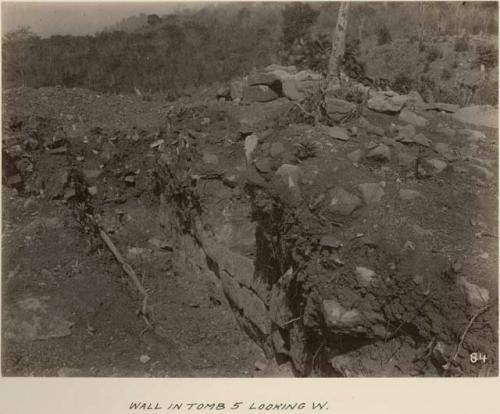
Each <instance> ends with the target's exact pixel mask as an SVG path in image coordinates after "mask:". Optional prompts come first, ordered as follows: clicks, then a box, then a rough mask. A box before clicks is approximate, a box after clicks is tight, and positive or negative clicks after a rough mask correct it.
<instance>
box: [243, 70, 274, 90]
mask: <svg viewBox="0 0 500 414" xmlns="http://www.w3.org/2000/svg"><path fill="white" fill-rule="evenodd" d="M247 82H248V85H250V86H256V85H266V86H269V87H270V88H272V89H276V88H280V87H281V80H280V78H278V77H277V76H275V75H273V74H272V73H269V72H254V73H252V74H251V75H249V76H248V81H247Z"/></svg>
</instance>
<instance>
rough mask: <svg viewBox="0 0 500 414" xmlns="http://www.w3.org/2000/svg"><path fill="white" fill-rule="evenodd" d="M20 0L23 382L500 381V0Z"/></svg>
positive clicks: (16, 54)
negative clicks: (29, 0) (95, 0)
mask: <svg viewBox="0 0 500 414" xmlns="http://www.w3.org/2000/svg"><path fill="white" fill-rule="evenodd" d="M2 6H3V15H2V19H3V21H7V20H8V18H9V16H11V17H12V19H13V20H11V22H12V21H15V22H16V24H17V23H18V25H17V26H15V27H12V23H11V24H10V27H9V26H7V27H8V28H7V29H5V26H6V25H5V24H4V25H3V26H4V29H3V30H4V32H3V33H2V53H3V55H2V62H3V64H2V77H3V78H2V83H3V90H2V118H3V124H2V196H3V203H2V213H3V217H2V228H3V231H2V355H1V360H2V375H3V376H7V377H12V376H36V377H53V376H59V377H159V378H164V377H272V378H274V377H492V376H497V375H498V223H497V215H498V198H497V194H498V178H497V177H498V176H497V169H498V165H497V164H498V148H497V143H498V137H497V135H498V33H497V30H498V5H497V3H494V2H471V3H469V2H465V3H464V2H419V3H391V2H380V3H368V2H366V3H365V2H352V3H351V2H314V3H305V2H304V3H301V2H280V3H273V2H270V3H259V2H256V3H196V4H191V5H184V4H177V3H150V4H147V5H140V4H138V3H137V4H136V3H132V4H131V3H114V4H112V5H111V4H107V5H106V4H105V5H100V6H99V5H96V4H90V3H88V4H76V3H75V4H71V3H65V4H64V5H55V4H51V3H38V4H37V5H33V4H32V5H22V4H14V3H3V5H2ZM141 7H144V8H141ZM21 11H22V13H21ZM103 11H105V13H103ZM104 15H105V16H106V18H104ZM34 16H37V18H34ZM68 22H71V23H68ZM86 22H87V23H86ZM30 25H31V27H29V26H30ZM96 26H99V27H98V28H97V29H95V27H96ZM137 404H139V405H140V404H141V402H140V401H139V402H137ZM153 405H154V404H153ZM264 407H265V405H264Z"/></svg>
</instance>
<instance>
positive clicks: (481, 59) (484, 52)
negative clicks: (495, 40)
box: [476, 45, 498, 69]
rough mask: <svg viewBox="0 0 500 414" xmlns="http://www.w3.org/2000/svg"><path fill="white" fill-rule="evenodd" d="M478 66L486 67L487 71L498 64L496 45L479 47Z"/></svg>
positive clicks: (477, 54)
mask: <svg viewBox="0 0 500 414" xmlns="http://www.w3.org/2000/svg"><path fill="white" fill-rule="evenodd" d="M476 64H477V65H484V66H485V67H486V68H487V69H490V68H494V67H495V66H497V64H498V49H497V48H496V47H495V45H479V46H478V48H477V50H476Z"/></svg>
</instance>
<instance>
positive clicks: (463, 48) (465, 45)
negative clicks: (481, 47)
mask: <svg viewBox="0 0 500 414" xmlns="http://www.w3.org/2000/svg"><path fill="white" fill-rule="evenodd" d="M468 50H469V42H468V41H467V39H466V38H465V37H460V38H458V39H457V40H455V52H467V51H468Z"/></svg>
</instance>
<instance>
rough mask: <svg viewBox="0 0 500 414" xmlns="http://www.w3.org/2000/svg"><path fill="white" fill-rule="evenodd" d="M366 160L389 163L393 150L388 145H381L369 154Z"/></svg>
mask: <svg viewBox="0 0 500 414" xmlns="http://www.w3.org/2000/svg"><path fill="white" fill-rule="evenodd" d="M366 158H368V159H370V160H373V161H382V162H383V161H389V160H390V159H391V150H390V149H389V147H388V146H387V145H385V144H379V145H377V146H376V147H375V148H373V149H371V150H370V151H369V152H368V154H367V155H366Z"/></svg>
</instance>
